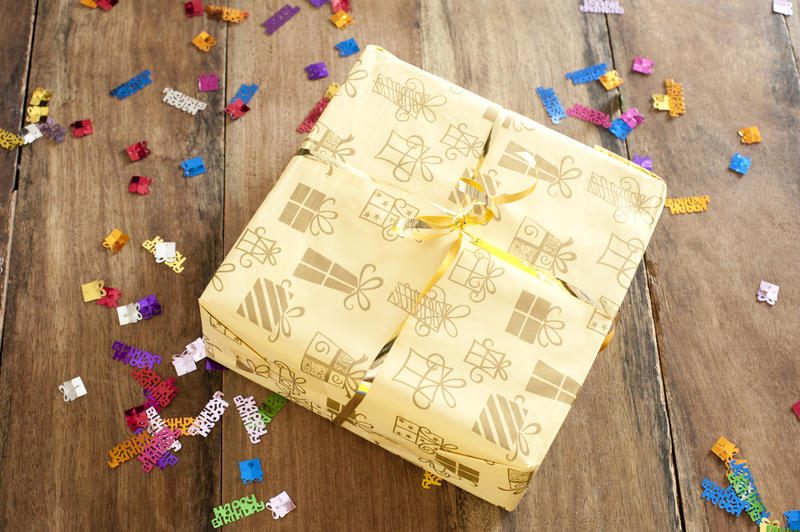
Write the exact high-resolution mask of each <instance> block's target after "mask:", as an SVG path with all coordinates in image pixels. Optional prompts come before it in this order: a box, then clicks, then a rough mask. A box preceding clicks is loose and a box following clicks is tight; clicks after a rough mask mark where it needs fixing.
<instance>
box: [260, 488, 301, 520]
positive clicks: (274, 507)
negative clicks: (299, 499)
mask: <svg viewBox="0 0 800 532" xmlns="http://www.w3.org/2000/svg"><path fill="white" fill-rule="evenodd" d="M266 506H267V510H269V511H271V512H272V517H273V518H274V519H280V518H282V517H285V516H286V514H288V513H289V512H291V511H292V510H294V509H295V508H297V506H295V505H294V502H292V499H291V498H289V494H288V493H286V492H285V491H282V492H280V493H279V494H278V495H276V496H274V497H272V498H271V499H270V500H269V502H268V503H267V505H266Z"/></svg>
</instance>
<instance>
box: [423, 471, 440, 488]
mask: <svg viewBox="0 0 800 532" xmlns="http://www.w3.org/2000/svg"><path fill="white" fill-rule="evenodd" d="M441 485H442V477H440V476H438V475H434V474H433V473H431V472H430V471H425V476H424V477H423V478H422V487H423V488H424V489H426V490H429V489H431V486H441Z"/></svg>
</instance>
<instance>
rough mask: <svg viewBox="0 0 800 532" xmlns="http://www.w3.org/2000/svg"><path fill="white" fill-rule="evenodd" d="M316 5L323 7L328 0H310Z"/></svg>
mask: <svg viewBox="0 0 800 532" xmlns="http://www.w3.org/2000/svg"><path fill="white" fill-rule="evenodd" d="M308 1H309V2H310V3H311V5H312V6H314V7H322V6H323V5H325V3H326V2H327V1H328V0H308Z"/></svg>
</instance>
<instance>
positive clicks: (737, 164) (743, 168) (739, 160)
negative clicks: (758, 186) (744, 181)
mask: <svg viewBox="0 0 800 532" xmlns="http://www.w3.org/2000/svg"><path fill="white" fill-rule="evenodd" d="M752 162H753V158H752V157H745V156H744V155H742V154H741V153H739V152H736V153H734V154H733V157H731V164H730V165H729V166H728V168H730V169H731V170H733V171H734V172H738V173H740V174H742V175H745V174H747V171H748V170H750V164H751V163H752Z"/></svg>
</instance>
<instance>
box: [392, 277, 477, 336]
mask: <svg viewBox="0 0 800 532" xmlns="http://www.w3.org/2000/svg"><path fill="white" fill-rule="evenodd" d="M419 294H420V292H419V290H417V289H415V288H411V285H409V284H408V283H397V286H396V287H395V289H394V290H393V291H392V293H391V294H389V303H391V304H392V305H394V306H396V307H397V308H399V309H402V310H404V311H406V312H408V313H409V314H411V315H412V316H413V317H414V318H416V319H417V325H416V327H414V332H416V333H417V334H418V335H420V336H428V334H430V332H431V331H433V332H439V329H441V328H442V327H444V330H445V332H446V333H447V334H448V335H449V336H452V337H453V338H455V337H456V336H457V335H458V329H457V328H456V324H455V322H453V320H454V319H457V318H465V317H467V316H469V313H470V308H469V307H468V306H466V305H451V304H449V303H447V301H446V294H445V291H444V290H443V289H442V288H441V287H440V286H437V285H434V286H433V287H431V289H430V290H429V291H428V293H427V294H425V297H423V298H422V300H421V301H420V302H419V303H417V299H419Z"/></svg>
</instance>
